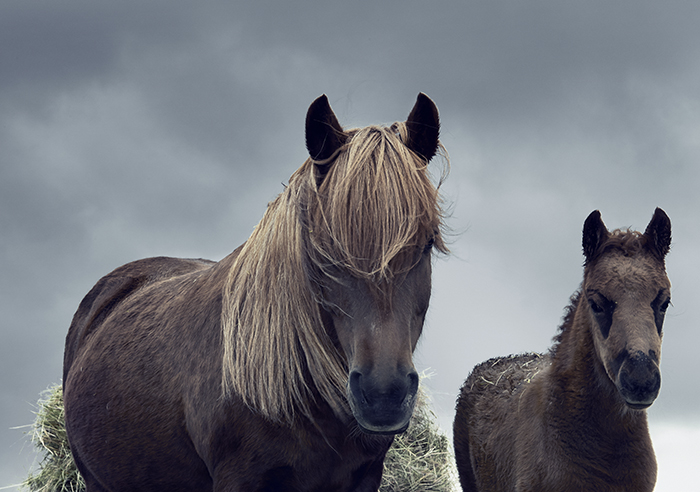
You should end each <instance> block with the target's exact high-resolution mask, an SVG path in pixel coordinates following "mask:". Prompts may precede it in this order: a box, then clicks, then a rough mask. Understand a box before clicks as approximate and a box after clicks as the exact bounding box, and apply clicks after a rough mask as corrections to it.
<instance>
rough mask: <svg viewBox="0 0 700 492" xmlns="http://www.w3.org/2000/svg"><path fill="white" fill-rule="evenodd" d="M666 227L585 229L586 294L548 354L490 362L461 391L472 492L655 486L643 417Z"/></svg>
mask: <svg viewBox="0 0 700 492" xmlns="http://www.w3.org/2000/svg"><path fill="white" fill-rule="evenodd" d="M670 243H671V222H670V221H669V219H668V217H667V216H666V214H665V213H664V212H663V211H662V210H661V209H659V208H657V209H656V211H655V213H654V216H653V218H652V219H651V222H650V223H649V225H648V227H647V229H646V231H645V232H644V234H640V233H638V232H633V231H620V230H616V231H613V232H612V233H610V232H609V231H608V230H607V228H606V227H605V225H604V224H603V222H602V220H601V218H600V213H599V212H598V211H595V212H593V213H591V214H590V215H589V217H588V218H587V219H586V222H585V224H584V228H583V252H584V255H585V258H586V262H585V267H584V274H583V284H582V286H581V288H580V290H579V291H578V292H577V293H576V294H574V295H573V296H572V298H571V305H570V307H569V308H568V310H567V314H566V316H565V317H564V322H563V324H562V327H561V331H560V332H559V334H558V335H557V336H556V337H555V344H554V346H553V348H552V349H551V350H550V352H549V354H546V355H539V354H524V355H519V356H511V357H501V358H496V359H491V360H489V361H486V362H484V363H482V364H480V365H478V366H477V367H476V368H474V370H473V371H472V373H471V375H470V376H469V378H468V379H467V380H466V382H465V383H464V385H463V386H462V389H461V392H460V395H459V397H458V399H457V415H456V417H455V421H454V447H455V455H456V460H457V468H458V471H459V475H460V481H461V483H462V488H463V489H464V491H465V492H473V491H481V492H486V491H489V492H495V491H516V492H525V491H539V492H550V491H551V492H561V491H567V492H578V491H596V492H612V491H618V492H621V491H635V492H649V491H651V490H653V488H654V484H655V482H656V459H655V457H654V450H653V448H652V445H651V439H650V437H649V430H648V428H647V420H646V412H645V409H646V408H647V407H649V406H650V405H651V404H652V403H653V402H654V399H655V398H656V396H657V395H658V392H659V387H660V384H661V374H660V371H659V358H660V356H661V336H662V325H663V321H664V315H665V313H666V309H667V308H668V306H669V302H670V288H671V285H670V283H669V280H668V277H667V276H666V271H665V265H664V263H665V256H666V254H667V253H668V251H669V246H670Z"/></svg>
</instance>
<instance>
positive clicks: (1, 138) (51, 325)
mask: <svg viewBox="0 0 700 492" xmlns="http://www.w3.org/2000/svg"><path fill="white" fill-rule="evenodd" d="M241 3H246V4H247V5H244V6H239V5H236V4H241ZM699 24H700V3H698V2H690V1H668V0H667V1H665V2H658V1H646V0H634V1H632V0H626V1H616V2H609V1H607V0H606V1H602V0H601V1H588V2H563V1H560V0H549V1H546V0H528V1H523V0H518V1H500V0H479V1H451V2H443V1H434V0H433V1H423V2H418V1H407V0H404V1H401V2H398V1H397V2H388V1H387V2H383V1H378V0H374V1H352V2H348V1H343V2H336V1H330V0H324V1H317V2H290V1H281V0H275V1H268V0H257V1H255V2H242V1H238V2H177V1H173V0H168V1H151V2H148V3H146V2H141V1H128V0H121V1H119V2H96V1H77V0H66V1H62V2H55V1H27V0H5V1H3V2H2V3H0V486H3V485H11V484H15V483H17V482H19V481H20V480H22V479H23V478H25V477H26V474H27V469H28V468H29V467H30V466H31V464H32V462H33V460H34V458H35V455H34V452H33V450H32V447H31V445H30V444H29V443H28V442H27V441H26V439H25V438H24V436H23V430H22V429H12V427H15V426H21V425H23V424H28V423H31V422H32V420H33V414H32V411H33V410H34V406H33V405H34V404H35V402H36V400H37V398H38V397H39V393H40V392H41V391H42V390H43V389H45V388H46V387H48V386H49V385H52V384H55V383H60V377H61V366H62V358H63V343H64V338H65V334H66V332H67V329H68V326H69V324H70V320H71V317H72V315H73V313H74V311H75V309H76V308H77V306H78V304H79V302H80V300H81V299H82V297H83V296H84V295H85V294H86V293H87V291H88V290H89V289H90V288H91V287H92V285H94V283H95V282H96V281H97V280H98V279H99V278H100V277H101V276H102V275H104V274H106V273H108V272H109V271H111V270H112V269H114V268H116V267H117V266H119V265H121V264H123V263H126V262H128V261H131V260H135V259H138V258H143V257H148V256H156V255H170V256H184V257H205V258H210V259H215V260H218V259H221V258H222V257H224V256H225V255H227V254H228V253H230V252H231V251H232V250H233V249H234V248H235V247H237V246H238V245H239V244H241V243H242V242H243V241H245V239H246V238H247V237H248V235H249V234H250V232H251V230H252V228H253V227H254V225H255V224H256V223H257V222H258V220H259V219H260V217H261V216H262V214H263V212H264V210H265V206H266V204H267V202H268V201H270V200H271V199H272V198H273V197H274V196H275V195H276V194H277V193H279V192H280V191H282V188H283V183H285V182H286V181H287V179H288V178H289V176H290V175H291V174H292V173H293V172H294V170H295V169H296V168H297V167H299V166H300V165H301V164H302V162H303V161H304V160H305V158H306V151H305V147H304V126H303V124H304V117H305V114H306V109H307V108H308V106H309V104H310V103H311V102H312V101H313V99H314V98H316V97H317V96H319V95H320V94H322V93H325V94H327V95H328V97H329V100H330V102H331V105H332V107H333V109H334V110H335V112H336V114H337V116H338V118H339V120H340V122H341V124H343V125H344V126H346V127H354V126H363V125H367V124H370V123H384V124H390V123H392V122H393V121H397V120H403V119H405V117H406V116H407V115H408V112H409V111H410V109H411V107H412V105H413V103H414V101H415V97H416V95H417V94H418V92H420V91H423V92H425V93H426V94H428V95H429V96H430V97H431V98H432V99H433V100H434V101H435V102H436V104H437V105H438V107H439V109H440V115H441V120H442V132H441V139H442V142H443V144H444V145H445V146H446V147H447V150H448V152H449V154H450V157H451V162H452V169H451V174H450V176H449V178H448V180H447V181H446V182H445V184H444V186H443V193H444V197H445V199H446V202H447V204H448V205H449V209H450V217H449V221H448V224H449V226H450V227H451V230H452V232H453V234H452V235H451V237H450V243H451V244H450V248H451V250H452V254H451V255H450V256H449V257H445V258H438V259H436V261H435V266H434V279H433V284H434V291H433V299H432V303H431V310H430V312H429V315H428V319H427V324H426V329H425V331H424V336H423V338H422V341H421V344H420V346H419V349H418V351H417V352H416V363H417V366H418V368H419V369H420V370H425V369H428V370H429V371H430V372H431V373H432V374H433V375H432V379H431V380H430V381H429V382H428V386H429V387H430V390H431V391H432V393H433V397H434V405H435V410H436V412H437V413H438V415H439V416H440V422H441V424H442V425H443V427H445V428H446V429H448V428H449V425H450V422H451V419H452V416H453V405H454V399H455V397H456V394H457V391H458V389H459V386H460V384H461V382H462V380H463V379H464V378H465V377H466V376H467V375H468V373H469V371H470V370H471V368H472V367H473V366H474V365H475V364H477V363H479V362H481V361H482V360H485V359H487V358H489V357H493V356H497V355H507V354H509V353H515V352H523V351H544V350H546V349H547V348H548V347H549V345H550V342H551V338H552V336H553V335H554V334H555V332H556V329H557V326H558V325H559V322H560V318H561V315H562V313H563V310H564V308H565V306H566V305H567V303H568V299H569V296H570V295H571V294H572V293H573V292H574V291H575V290H576V289H577V288H578V286H579V284H580V282H581V278H582V267H581V265H582V260H583V258H582V255H581V228H582V225H583V221H584V220H585V218H586V217H587V215H588V214H589V213H590V212H591V211H592V210H595V209H599V210H600V211H601V212H602V216H603V220H604V221H605V223H606V224H607V225H608V226H609V227H610V228H616V227H632V228H634V229H641V230H643V229H644V228H645V227H646V225H647V223H648V222H649V220H650V218H651V216H652V213H653V211H654V208H655V207H657V206H660V207H662V208H663V209H664V210H665V211H666V212H667V213H668V215H669V216H670V218H671V221H672V223H673V246H672V250H671V253H670V254H669V256H668V259H667V267H668V273H669V276H670V278H671V281H672V283H673V290H672V296H673V308H672V309H671V310H670V312H669V315H668V317H667V320H666V325H665V339H664V348H663V357H662V359H663V362H662V380H663V382H662V390H661V394H660V397H659V399H658V400H657V402H656V403H655V404H654V405H653V406H652V407H651V409H650V411H649V414H650V426H651V428H652V434H653V436H654V441H655V443H656V449H657V455H658V459H659V463H660V471H659V473H660V479H659V485H658V487H657V491H660V492H669V491H674V492H684V491H686V490H687V491H689V490H691V489H690V486H691V483H690V477H691V474H692V472H693V471H694V468H691V467H688V466H682V465H683V463H688V464H689V465H690V464H694V467H696V465H697V462H698V461H700V449H699V448H700V445H698V444H697V443H698V442H700V408H699V405H700V391H698V390H699V389H700V387H699V386H700V384H699V383H698V378H697V376H696V371H697V368H698V357H697V346H698V344H700V331H699V330H698V329H697V319H698V317H699V313H698V303H697V299H698V298H699V297H700V286H699V285H698V281H697V277H698V271H699V266H700V261H699V259H698V256H699V255H698V253H699V249H698V244H700V231H699V227H698V225H699V224H698V212H700V192H699V186H700V164H699V163H700V29H698V28H697V26H698V25H699ZM670 443H673V444H670ZM679 443H681V444H679ZM684 460H685V461H684ZM684 486H685V488H684Z"/></svg>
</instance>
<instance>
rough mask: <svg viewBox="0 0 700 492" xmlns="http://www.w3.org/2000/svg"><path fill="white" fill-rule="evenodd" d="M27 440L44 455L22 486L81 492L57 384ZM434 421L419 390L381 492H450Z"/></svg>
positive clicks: (41, 491) (447, 459)
mask: <svg viewBox="0 0 700 492" xmlns="http://www.w3.org/2000/svg"><path fill="white" fill-rule="evenodd" d="M38 405H39V410H38V411H37V413H36V420H35V422H34V424H33V425H32V430H31V440H32V442H33V443H34V445H35V446H36V447H37V449H38V450H39V452H40V453H41V454H42V455H43V458H42V460H41V462H40V463H39V470H38V471H37V472H36V474H30V475H29V477H28V478H27V479H26V480H25V481H24V482H23V483H22V484H21V485H20V487H21V488H22V489H27V490H29V491H31V492H83V491H84V490H85V482H84V480H83V477H81V476H80V473H79V472H78V469H77V468H76V466H75V462H74V461H73V456H72V455H71V453H70V448H69V447H68V439H67V437H66V428H65V420H64V414H63V389H62V387H61V385H60V384H58V385H55V386H52V387H50V388H49V389H47V390H45V391H44V392H43V393H42V398H41V399H40V400H39V403H38ZM436 418H437V417H436V416H435V414H434V413H433V411H432V410H431V409H430V406H429V402H428V400H427V398H426V396H425V395H424V393H423V392H422V391H420V392H419V397H418V402H417V403H416V408H415V411H414V413H413V417H412V419H411V424H410V425H409V427H408V430H407V431H406V432H404V433H403V434H400V435H397V436H396V438H395V439H394V444H393V445H392V446H391V449H389V452H388V453H387V455H386V460H385V461H384V475H383V477H382V483H381V486H380V488H379V490H380V492H399V491H400V492H452V491H454V490H456V489H455V485H454V484H455V483H456V472H455V469H454V464H453V463H454V460H453V458H452V452H451V450H450V442H449V440H448V438H447V436H446V435H444V434H443V433H441V432H440V429H439V427H438V426H437V424H436V423H435V420H436Z"/></svg>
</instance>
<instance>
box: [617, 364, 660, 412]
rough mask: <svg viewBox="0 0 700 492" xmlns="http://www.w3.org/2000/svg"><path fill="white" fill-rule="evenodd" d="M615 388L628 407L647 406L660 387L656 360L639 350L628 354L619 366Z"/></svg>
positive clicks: (652, 400)
mask: <svg viewBox="0 0 700 492" xmlns="http://www.w3.org/2000/svg"><path fill="white" fill-rule="evenodd" d="M617 388H618V390H619V391H620V394H621V395H622V397H623V398H624V399H625V403H627V406H629V407H630V408H633V409H635V410H643V409H645V408H648V407H649V406H651V404H652V403H654V400H656V397H657V396H658V395H659V389H660V388H661V371H660V370H659V366H658V364H657V362H656V361H655V360H654V359H653V358H651V357H650V356H649V355H647V354H645V353H644V352H641V351H638V352H636V353H634V354H630V356H629V357H627V359H626V360H625V361H624V362H623V363H622V366H621V367H620V372H619V374H618V378H617Z"/></svg>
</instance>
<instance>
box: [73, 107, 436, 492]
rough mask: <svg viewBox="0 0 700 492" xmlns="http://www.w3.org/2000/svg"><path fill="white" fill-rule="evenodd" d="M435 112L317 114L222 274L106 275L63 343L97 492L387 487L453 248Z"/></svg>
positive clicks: (79, 441)
mask: <svg viewBox="0 0 700 492" xmlns="http://www.w3.org/2000/svg"><path fill="white" fill-rule="evenodd" d="M438 129H439V122H438V112H437V108H436V107H435V105H434V104H433V102H432V101H431V100H430V99H429V98H428V97H427V96H425V95H424V94H420V95H419V96H418V99H417V101H416V103H415V106H414V107H413V109H412V111H411V112H410V114H409V116H408V120H407V121H406V122H405V123H403V122H402V123H395V124H394V125H392V126H391V127H390V128H385V127H379V126H370V127H366V128H362V129H354V130H348V131H344V130H343V129H342V128H341V126H340V124H339V123H338V120H337V119H336V117H335V115H334V113H333V111H332V110H331V108H330V106H329V104H328V100H327V98H326V96H325V95H324V96H321V97H319V98H318V99H317V100H316V101H314V102H313V104H312V105H311V106H310V108H309V110H308V113H307V117H306V145H307V148H308V151H309V154H310V158H309V159H308V160H307V161H306V162H305V163H304V164H303V165H302V166H301V167H300V168H299V169H298V170H297V171H296V172H295V173H294V174H293V175H292V177H291V178H290V180H289V185H288V186H287V187H286V188H285V190H284V192H283V193H281V194H280V195H279V196H278V197H277V198H276V199H275V200H274V201H273V202H272V203H271V204H270V205H269V206H268V209H267V211H266V213H265V215H264V216H263V218H262V220H261V221H260V223H259V224H258V226H257V227H256V229H255V230H254V232H253V233H252V235H251V236H250V238H249V239H248V241H247V242H246V243H245V244H243V245H242V246H241V247H239V248H238V249H236V250H235V251H234V252H233V253H232V254H231V255H229V256H228V257H226V258H224V259H223V260H221V261H220V262H218V263H214V262H210V261H205V260H191V259H174V258H150V259H144V260H140V261H135V262H133V263H129V264H127V265H124V266H122V267H120V268H117V269H116V270H114V271H113V272H112V273H110V274H109V275H107V276H105V277H103V278H102V279H101V280H100V281H99V282H98V283H97V284H96V285H95V287H93V289H92V290H91V291H90V292H89V293H88V294H87V296H86V297H85V298H84V299H83V301H82V303H81V304H80V307H79V308H78V310H77V312H76V314H75V316H74V318H73V322H72V324H71V327H70V330H69V332H68V336H67V338H66V350H65V356H64V370H63V387H64V398H65V415H66V429H67V433H68V439H69V442H70V446H71V450H72V453H73V456H74V458H75V461H76V464H77V466H78V468H79V470H80V472H81V474H82V475H83V477H84V478H85V481H86V484H87V490H88V492H96V491H123V490H143V491H155V490H157V491H163V490H168V491H171V492H173V491H185V490H187V491H211V490H214V491H273V490H274V491H279V490H297V491H317V490H337V491H370V490H377V488H378V486H379V483H380V479H381V475H382V464H383V459H384V455H385V453H386V451H387V449H388V448H389V446H390V444H391V442H392V439H393V435H394V434H396V433H399V432H402V431H403V430H405V429H406V427H407V425H408V423H409V419H410V417H411V414H412V410H413V406H414V403H415V399H416V391H417V388H418V375H417V374H416V371H415V369H414V366H413V363H412V352H413V350H414V348H415V346H416V343H417V341H418V337H419V336H420V334H421V330H422V326H423V321H424V317H425V313H426V310H427V309H428V301H429V297H430V275H431V250H432V249H433V248H435V249H437V250H442V251H445V245H444V243H443V240H442V237H441V232H440V229H441V225H442V214H441V209H440V202H439V197H438V190H437V188H436V186H435V185H434V184H433V183H432V181H431V179H430V176H429V174H428V170H427V164H428V161H429V160H430V159H431V158H432V157H433V156H434V155H435V154H436V152H437V151H438V149H439V148H440V144H439V142H438Z"/></svg>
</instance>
